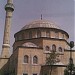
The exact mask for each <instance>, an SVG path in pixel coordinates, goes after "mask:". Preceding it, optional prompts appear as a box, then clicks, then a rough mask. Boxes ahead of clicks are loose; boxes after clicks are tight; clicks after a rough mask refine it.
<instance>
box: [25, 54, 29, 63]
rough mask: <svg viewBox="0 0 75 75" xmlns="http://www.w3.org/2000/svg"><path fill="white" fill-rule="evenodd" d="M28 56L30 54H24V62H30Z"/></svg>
mask: <svg viewBox="0 0 75 75" xmlns="http://www.w3.org/2000/svg"><path fill="white" fill-rule="evenodd" d="M28 58H29V57H28V55H25V56H24V63H28Z"/></svg>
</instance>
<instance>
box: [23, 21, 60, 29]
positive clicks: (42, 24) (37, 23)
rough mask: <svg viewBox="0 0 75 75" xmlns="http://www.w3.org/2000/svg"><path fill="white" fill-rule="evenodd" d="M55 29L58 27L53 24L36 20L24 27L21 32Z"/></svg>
mask: <svg viewBox="0 0 75 75" xmlns="http://www.w3.org/2000/svg"><path fill="white" fill-rule="evenodd" d="M38 27H40V28H43V27H44V28H55V29H60V27H59V26H57V25H56V24H55V23H53V22H50V21H48V20H36V21H33V22H31V23H29V24H27V25H25V26H24V27H23V28H22V30H25V29H30V28H38Z"/></svg>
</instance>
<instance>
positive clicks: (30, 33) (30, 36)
mask: <svg viewBox="0 0 75 75" xmlns="http://www.w3.org/2000/svg"><path fill="white" fill-rule="evenodd" d="M31 38H32V32H31V31H30V32H29V39H31Z"/></svg>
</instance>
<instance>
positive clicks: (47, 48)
mask: <svg viewBox="0 0 75 75" xmlns="http://www.w3.org/2000/svg"><path fill="white" fill-rule="evenodd" d="M5 10H6V18H5V29H4V37H3V45H2V53H1V57H0V75H50V65H48V64H46V59H47V57H48V55H49V54H50V53H51V52H52V51H55V53H59V56H58V57H57V59H58V61H57V62H56V63H55V64H54V65H53V68H52V74H51V75H64V69H65V67H66V65H67V64H68V60H69V56H70V55H69V50H70V47H69V42H68V39H69V34H68V33H67V32H66V31H64V30H62V29H61V28H60V27H59V26H58V25H57V24H55V23H53V22H51V21H49V20H44V19H42V17H41V19H40V20H35V21H32V22H30V23H28V24H25V26H24V27H22V29H21V30H20V31H19V32H17V33H15V34H14V38H15V42H14V44H13V53H12V55H10V53H9V52H10V26H11V21H12V20H11V18H12V12H13V11H14V6H13V1H12V0H7V4H6V5H5ZM73 59H75V52H73Z"/></svg>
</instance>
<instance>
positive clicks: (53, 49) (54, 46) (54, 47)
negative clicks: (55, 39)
mask: <svg viewBox="0 0 75 75" xmlns="http://www.w3.org/2000/svg"><path fill="white" fill-rule="evenodd" d="M52 51H54V52H56V45H55V44H53V45H52Z"/></svg>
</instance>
